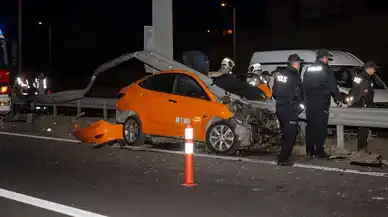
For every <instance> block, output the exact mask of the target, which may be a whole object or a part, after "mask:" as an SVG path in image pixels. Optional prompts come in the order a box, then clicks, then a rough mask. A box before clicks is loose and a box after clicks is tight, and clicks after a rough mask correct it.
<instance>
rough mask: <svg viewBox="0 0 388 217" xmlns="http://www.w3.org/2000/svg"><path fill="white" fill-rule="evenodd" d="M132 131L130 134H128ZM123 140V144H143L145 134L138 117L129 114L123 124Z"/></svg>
mask: <svg viewBox="0 0 388 217" xmlns="http://www.w3.org/2000/svg"><path fill="white" fill-rule="evenodd" d="M129 133H132V134H129ZM123 140H124V143H125V145H129V146H141V145H143V144H144V141H145V136H144V133H143V131H142V125H141V121H140V119H139V117H137V116H136V115H133V116H129V117H128V118H127V119H126V120H125V121H124V124H123Z"/></svg>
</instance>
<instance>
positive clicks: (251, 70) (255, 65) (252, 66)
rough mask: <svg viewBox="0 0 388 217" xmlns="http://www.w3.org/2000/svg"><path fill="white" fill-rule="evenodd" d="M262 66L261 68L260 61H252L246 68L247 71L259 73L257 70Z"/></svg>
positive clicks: (259, 70)
mask: <svg viewBox="0 0 388 217" xmlns="http://www.w3.org/2000/svg"><path fill="white" fill-rule="evenodd" d="M261 70H262V68H261V64H260V63H253V64H252V65H251V66H250V67H249V69H248V73H253V74H257V75H259V72H261Z"/></svg>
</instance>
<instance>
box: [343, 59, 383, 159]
mask: <svg viewBox="0 0 388 217" xmlns="http://www.w3.org/2000/svg"><path fill="white" fill-rule="evenodd" d="M378 68H379V67H378V66H377V65H376V63H374V62H372V61H369V62H366V63H365V64H364V71H363V72H361V73H360V74H358V75H357V76H355V77H354V79H353V85H352V89H351V90H350V96H349V99H348V102H349V104H348V105H349V106H350V107H358V108H367V107H371V106H372V105H373V98H374V90H373V82H372V77H373V75H374V74H375V73H376V69H378ZM368 134H369V128H367V127H360V128H359V130H358V135H357V136H358V138H357V149H358V151H364V152H367V140H368Z"/></svg>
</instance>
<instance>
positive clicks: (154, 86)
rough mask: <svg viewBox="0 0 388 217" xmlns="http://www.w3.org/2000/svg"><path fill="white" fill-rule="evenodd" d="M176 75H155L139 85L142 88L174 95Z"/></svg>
mask: <svg viewBox="0 0 388 217" xmlns="http://www.w3.org/2000/svg"><path fill="white" fill-rule="evenodd" d="M175 76H176V75H175V74H172V73H166V74H159V75H154V76H152V77H149V78H147V79H146V80H144V81H142V82H141V83H140V84H139V85H140V86H141V87H142V88H145V89H148V90H152V91H157V92H162V93H172V92H173V89H174V82H175Z"/></svg>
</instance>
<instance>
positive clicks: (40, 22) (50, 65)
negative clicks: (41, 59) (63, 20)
mask: <svg viewBox="0 0 388 217" xmlns="http://www.w3.org/2000/svg"><path fill="white" fill-rule="evenodd" d="M38 24H39V25H45V22H42V21H39V22H38ZM48 43H49V74H50V75H51V73H52V52H51V51H52V49H51V48H52V47H51V25H48Z"/></svg>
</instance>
